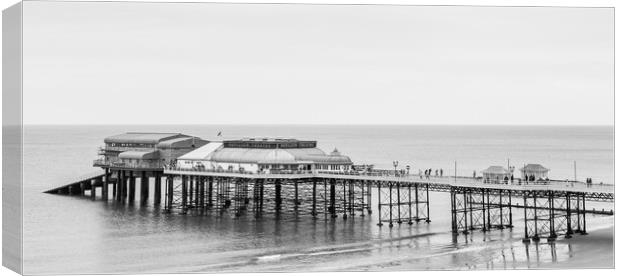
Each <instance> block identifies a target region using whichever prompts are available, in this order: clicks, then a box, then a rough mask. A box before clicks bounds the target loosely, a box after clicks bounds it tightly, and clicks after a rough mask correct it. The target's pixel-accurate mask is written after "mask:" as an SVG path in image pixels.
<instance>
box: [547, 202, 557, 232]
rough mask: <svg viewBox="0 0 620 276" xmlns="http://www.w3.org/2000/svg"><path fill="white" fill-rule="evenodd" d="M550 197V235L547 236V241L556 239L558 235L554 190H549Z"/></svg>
mask: <svg viewBox="0 0 620 276" xmlns="http://www.w3.org/2000/svg"><path fill="white" fill-rule="evenodd" d="M548 197H549V199H548V200H549V202H548V207H549V237H548V238H547V241H553V240H555V238H556V237H557V235H556V233H555V210H554V209H555V203H554V201H555V194H554V193H553V192H549V194H548Z"/></svg>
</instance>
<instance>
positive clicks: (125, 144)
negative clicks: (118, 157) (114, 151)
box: [106, 143, 155, 148]
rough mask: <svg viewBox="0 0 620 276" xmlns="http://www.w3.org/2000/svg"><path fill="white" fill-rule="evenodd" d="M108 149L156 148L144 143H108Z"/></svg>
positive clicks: (153, 145)
mask: <svg viewBox="0 0 620 276" xmlns="http://www.w3.org/2000/svg"><path fill="white" fill-rule="evenodd" d="M106 146H108V147H126V148H154V147H155V144H144V143H107V144H106Z"/></svg>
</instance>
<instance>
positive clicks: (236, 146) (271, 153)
mask: <svg viewBox="0 0 620 276" xmlns="http://www.w3.org/2000/svg"><path fill="white" fill-rule="evenodd" d="M264 142H266V143H264ZM311 146H312V147H311ZM179 159H183V160H205V161H214V162H223V163H257V164H312V163H318V164H342V165H350V164H352V163H353V162H351V159H350V158H349V157H348V156H344V155H342V154H340V152H338V151H337V150H335V151H334V152H332V153H331V154H326V153H325V152H324V151H322V150H321V149H319V148H316V141H299V140H295V139H267V138H261V139H242V140H232V141H224V142H212V143H209V144H207V145H205V146H202V147H200V148H198V149H196V150H194V151H192V152H190V153H187V154H185V155H183V156H181V157H179Z"/></svg>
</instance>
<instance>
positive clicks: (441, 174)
mask: <svg viewBox="0 0 620 276" xmlns="http://www.w3.org/2000/svg"><path fill="white" fill-rule="evenodd" d="M439 176H441V177H443V169H439Z"/></svg>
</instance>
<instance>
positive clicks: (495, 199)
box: [450, 187, 512, 234]
mask: <svg viewBox="0 0 620 276" xmlns="http://www.w3.org/2000/svg"><path fill="white" fill-rule="evenodd" d="M511 196H512V195H511V194H510V193H508V192H506V191H504V190H501V189H485V188H467V187H452V188H451V190H450V201H451V211H452V232H453V233H459V232H460V233H464V234H468V233H469V232H470V231H472V230H477V229H479V230H482V231H489V230H492V229H504V228H506V227H512V199H511Z"/></svg>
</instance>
